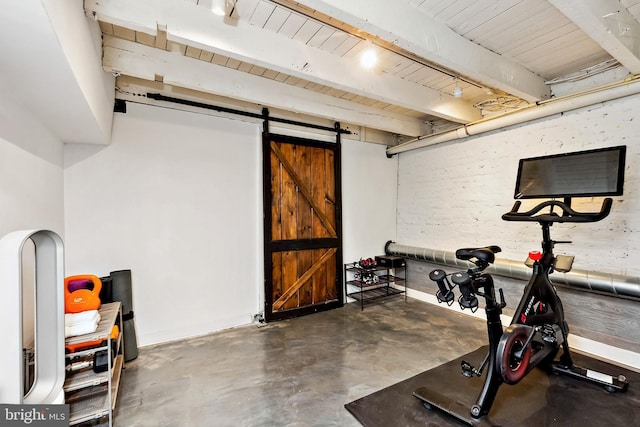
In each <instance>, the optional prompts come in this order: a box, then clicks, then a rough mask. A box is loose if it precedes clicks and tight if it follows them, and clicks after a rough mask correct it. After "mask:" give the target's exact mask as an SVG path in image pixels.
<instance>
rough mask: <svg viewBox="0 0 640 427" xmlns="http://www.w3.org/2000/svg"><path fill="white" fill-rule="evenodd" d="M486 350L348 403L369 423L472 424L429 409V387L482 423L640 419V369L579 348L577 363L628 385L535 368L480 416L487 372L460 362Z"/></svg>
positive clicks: (585, 426) (513, 425)
mask: <svg viewBox="0 0 640 427" xmlns="http://www.w3.org/2000/svg"><path fill="white" fill-rule="evenodd" d="M486 351H487V349H486V347H482V348H479V349H477V350H476V351H474V352H471V353H469V354H467V355H464V356H462V357H460V358H458V359H455V360H452V361H450V362H448V363H445V364H443V365H440V366H438V367H436V368H433V369H430V370H428V371H425V372H423V373H421V374H418V375H416V376H414V377H411V378H409V379H407V380H404V381H402V382H399V383H397V384H394V385H392V386H389V387H387V388H384V389H382V390H380V391H377V392H375V393H372V394H370V395H368V396H365V397H363V398H361V399H358V400H355V401H353V402H351V403H348V404H346V405H345V408H346V409H347V410H348V411H349V412H350V413H351V414H352V415H353V416H354V417H355V418H356V419H357V420H358V421H359V422H360V423H361V424H362V425H364V426H365V427H378V426H379V427H383V426H384V427H388V426H404V427H410V426H421V427H424V426H429V427H435V426H464V425H469V424H466V423H465V422H463V421H460V420H459V419H457V418H455V417H454V416H452V415H449V414H447V413H446V412H444V411H442V410H440V409H438V408H432V409H427V408H426V407H425V406H424V405H423V403H422V401H421V400H419V399H418V398H416V397H414V396H413V393H414V392H415V391H416V390H418V389H420V388H422V387H425V388H426V390H427V393H428V394H431V395H432V397H433V398H434V399H436V400H437V399H443V401H448V402H450V405H449V406H448V407H449V409H450V412H453V413H455V411H460V413H461V416H462V417H468V418H469V419H470V420H471V421H470V423H472V424H473V425H478V426H505V427H506V426H508V427H518V426H523V427H529V426H531V427H542V426H562V427H567V426H579V427H591V426H593V427H601V426H607V425H610V426H632V425H635V426H637V425H640V374H639V373H636V372H632V371H629V370H627V369H623V368H619V367H617V366H613V365H610V364H607V363H605V362H602V361H599V360H596V359H592V358H589V357H586V356H583V355H580V354H575V353H574V354H573V356H574V359H575V360H574V362H575V364H576V365H579V366H582V367H585V368H590V369H594V370H598V371H601V372H607V373H609V374H614V375H618V374H622V375H625V376H626V377H627V379H628V381H629V387H628V389H627V391H626V392H624V393H608V392H607V391H605V390H604V388H603V387H599V386H597V385H593V384H590V383H588V382H585V381H581V380H578V379H574V378H569V377H566V376H562V375H553V374H551V375H550V374H548V373H546V372H544V371H542V370H540V369H534V370H533V371H532V372H531V373H530V374H529V375H527V376H526V377H525V378H524V379H523V380H522V381H521V382H519V383H518V384H516V385H512V386H510V385H503V386H501V387H500V390H499V391H498V395H497V397H496V400H495V403H494V404H493V407H492V408H491V412H490V413H489V416H486V417H483V418H481V420H480V421H475V420H473V419H472V418H471V416H470V415H469V408H470V407H471V405H472V404H473V403H474V402H475V400H476V398H477V397H478V394H479V392H480V389H481V387H482V384H483V382H484V376H483V377H480V378H477V377H474V378H466V377H464V376H462V375H461V374H460V362H461V360H463V359H464V360H467V361H469V362H470V363H472V364H475V365H476V366H477V365H478V364H479V363H480V361H481V360H482V358H483V357H484V355H485V354H486ZM423 391H424V390H423Z"/></svg>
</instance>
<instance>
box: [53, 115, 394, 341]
mask: <svg viewBox="0 0 640 427" xmlns="http://www.w3.org/2000/svg"><path fill="white" fill-rule="evenodd" d="M127 110H128V112H127V113H126V114H116V115H115V117H114V127H113V140H112V143H111V145H110V146H107V147H99V146H91V145H85V144H82V145H75V144H70V145H67V146H66V148H65V212H66V217H65V221H66V248H67V250H66V265H67V275H70V274H80V273H89V274H97V275H99V276H100V275H106V274H108V273H109V272H110V271H114V270H119V269H131V270H132V275H133V300H134V301H133V304H134V311H135V319H136V327H137V334H138V344H139V345H148V344H153V343H157V342H163V341H169V340H174V339H180V338H184V337H189V336H195V335H200V334H204V333H208V332H212V331H216V330H220V329H223V328H227V327H232V326H237V325H241V324H247V323H249V322H250V321H251V317H250V316H251V315H252V314H255V313H257V312H258V311H260V310H261V309H262V301H263V292H264V291H263V277H264V272H263V270H262V265H263V261H262V257H263V249H262V245H263V243H262V217H263V214H262V167H261V156H262V154H261V150H262V148H261V136H260V130H261V125H259V124H249V123H244V122H241V121H237V120H230V119H222V118H216V117H211V116H205V115H198V114H194V113H186V112H180V111H175V110H169V109H162V108H158V107H150V106H143V105H137V104H132V103H128V104H127ZM279 130H280V129H274V131H279ZM297 136H303V137H308V138H315V139H326V138H324V137H320V136H318V135H314V134H313V133H304V134H300V132H299V131H298V132H297ZM342 153H343V155H342V163H343V180H342V182H343V230H344V246H345V257H347V256H348V257H350V258H353V257H358V258H359V257H360V256H365V255H366V256H374V255H376V254H379V253H382V251H383V248H384V243H385V242H386V240H388V239H392V238H393V237H394V233H395V188H396V176H397V160H396V159H387V158H386V156H385V147H384V146H381V145H373V144H368V143H364V142H359V141H348V140H346V141H344V142H343V151H342ZM345 259H346V258H345Z"/></svg>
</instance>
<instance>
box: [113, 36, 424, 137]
mask: <svg viewBox="0 0 640 427" xmlns="http://www.w3.org/2000/svg"><path fill="white" fill-rule="evenodd" d="M103 49H104V58H103V67H104V68H105V70H107V71H110V72H113V73H120V74H123V75H127V76H131V77H137V78H141V79H145V80H150V81H153V80H154V79H155V78H156V76H162V81H163V82H164V83H166V84H169V85H174V86H180V87H185V88H188V89H193V90H197V91H202V92H206V93H211V94H215V95H220V96H225V97H228V98H232V99H237V100H241V101H247V102H251V103H255V104H259V105H265V106H268V107H274V108H280V109H283V110H287V111H293V112H300V113H304V114H309V115H312V116H316V117H322V118H326V119H330V120H333V121H340V122H349V123H354V124H357V125H360V126H366V127H369V128H372V129H380V130H384V131H387V132H392V133H397V134H401V135H410V136H419V135H425V134H427V133H429V132H430V129H429V127H428V126H427V125H426V124H425V123H423V121H422V120H419V119H414V118H411V117H407V116H405V115H401V114H396V113H392V112H389V111H385V110H381V109H378V108H373V107H366V106H363V105H361V104H356V103H353V102H350V101H347V100H343V99H339V98H335V97H332V96H329V95H324V94H321V93H318V92H313V91H310V90H307V89H304V88H300V87H296V86H292V85H288V84H285V83H280V82H277V81H275V80H270V79H266V78H263V77H259V76H256V75H253V74H249V73H240V72H238V71H236V70H233V69H231V68H227V67H223V66H220V65H216V64H212V63H208V62H204V61H200V60H198V59H194V58H190V57H187V56H184V55H182V54H181V53H179V52H168V51H166V50H161V49H155V48H152V47H149V46H146V45H142V44H139V43H134V42H130V41H127V40H123V39H119V38H115V37H111V36H105V38H104V46H103Z"/></svg>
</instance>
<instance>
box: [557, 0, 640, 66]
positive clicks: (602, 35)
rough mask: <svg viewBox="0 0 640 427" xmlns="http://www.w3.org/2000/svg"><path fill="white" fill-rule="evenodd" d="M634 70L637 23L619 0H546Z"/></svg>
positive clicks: (639, 60)
mask: <svg viewBox="0 0 640 427" xmlns="http://www.w3.org/2000/svg"><path fill="white" fill-rule="evenodd" d="M549 3H551V4H552V5H554V6H555V7H556V8H557V9H558V10H560V12H562V13H563V14H564V15H565V16H566V17H567V18H569V19H570V20H571V21H573V22H574V23H575V24H576V25H577V26H578V27H580V28H581V29H582V30H583V31H584V32H585V33H586V34H587V35H588V36H589V37H591V38H592V39H593V40H594V41H595V42H596V43H598V44H599V45H600V46H602V48H603V49H604V50H606V51H607V52H608V53H609V54H610V55H611V56H613V57H614V58H615V59H617V60H618V62H620V63H621V64H622V65H623V66H624V67H625V68H626V69H627V70H629V71H630V72H631V73H633V74H638V73H640V24H639V23H638V22H637V21H636V20H635V18H634V17H633V15H631V13H629V11H628V10H627V9H626V8H625V7H624V6H623V5H622V4H621V3H620V1H619V0H549Z"/></svg>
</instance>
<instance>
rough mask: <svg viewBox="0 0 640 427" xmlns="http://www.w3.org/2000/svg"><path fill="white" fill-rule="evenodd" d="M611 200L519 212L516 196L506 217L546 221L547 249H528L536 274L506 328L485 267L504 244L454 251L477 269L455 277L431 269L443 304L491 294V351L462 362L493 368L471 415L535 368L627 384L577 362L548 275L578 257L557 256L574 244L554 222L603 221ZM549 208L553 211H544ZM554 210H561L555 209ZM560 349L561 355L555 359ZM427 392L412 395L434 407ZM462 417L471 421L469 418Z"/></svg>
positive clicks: (467, 372)
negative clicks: (557, 250) (585, 208)
mask: <svg viewBox="0 0 640 427" xmlns="http://www.w3.org/2000/svg"><path fill="white" fill-rule="evenodd" d="M611 204H612V201H611V199H610V198H606V199H604V201H603V204H602V207H601V210H600V211H599V212H577V211H575V210H573V209H572V208H571V199H570V198H567V199H565V201H564V202H561V201H558V200H549V201H545V202H542V203H540V204H538V205H537V206H535V207H534V208H532V209H531V210H529V211H525V212H518V211H519V209H520V206H521V202H520V201H516V202H515V204H514V206H513V208H512V209H511V211H510V212H507V213H506V214H504V215H503V216H502V219H503V220H505V221H532V222H538V223H539V224H540V225H541V227H542V252H538V251H534V252H530V253H529V257H528V259H527V262H526V263H527V265H529V266H530V267H532V268H533V273H532V275H531V278H530V280H529V282H528V283H527V285H526V287H525V289H524V292H523V296H522V298H521V300H520V302H519V304H518V307H517V308H516V310H515V314H514V316H513V318H512V321H511V324H510V325H509V326H508V327H507V328H505V329H504V330H503V326H502V322H501V320H500V316H501V314H502V309H503V308H504V307H505V306H506V303H505V300H504V295H503V292H502V289H499V299H498V298H496V292H495V288H494V283H493V279H492V277H491V275H490V274H488V273H486V272H484V270H485V269H486V268H487V267H489V265H491V264H492V263H493V262H494V260H495V254H496V253H498V252H500V248H499V247H498V246H487V247H482V248H465V249H459V250H457V251H456V258H458V259H460V260H466V261H470V262H471V263H473V264H474V265H475V267H472V268H469V269H468V270H467V271H461V272H455V273H452V274H449V275H448V274H446V273H445V272H444V271H443V270H441V269H436V270H433V271H432V272H431V273H430V274H429V277H430V279H431V280H433V281H435V282H436V284H437V285H438V291H437V293H436V297H437V299H438V302H440V303H446V304H448V305H451V304H453V302H454V299H455V296H454V292H453V290H454V288H455V287H458V289H459V291H460V297H459V298H458V303H459V305H460V307H461V309H463V310H464V309H470V310H472V311H475V310H477V308H478V298H477V297H478V296H479V297H482V298H484V300H485V312H486V316H487V331H488V336H489V351H488V354H487V355H486V356H485V358H484V360H483V361H482V363H481V364H480V366H479V367H478V368H475V367H474V366H473V365H471V364H470V363H468V362H466V361H462V362H461V368H462V374H463V375H464V376H466V377H473V376H474V375H475V376H478V377H479V376H481V375H482V373H483V370H484V369H485V368H486V369H487V373H486V377H485V381H484V383H483V387H482V389H481V391H480V394H479V396H478V398H477V400H476V401H475V403H473V404H472V406H471V408H470V414H471V416H472V417H473V419H479V418H481V417H483V416H485V415H487V414H488V413H489V411H490V410H491V406H492V405H493V402H494V399H495V397H496V394H497V392H498V389H499V387H500V386H501V385H502V384H505V383H506V384H516V383H518V382H519V381H520V380H522V379H523V378H524V377H525V376H526V375H527V374H528V373H529V372H530V371H531V370H532V369H534V368H535V367H543V368H547V369H549V370H550V371H553V372H556V373H560V374H565V375H569V376H571V377H574V378H579V379H582V380H586V381H589V382H591V383H594V384H597V385H600V386H603V387H604V388H605V389H606V390H607V391H609V392H615V391H624V390H626V388H627V385H628V383H627V380H626V378H625V377H624V376H623V375H619V376H616V377H614V376H611V375H608V374H604V373H600V372H595V371H592V370H589V369H584V368H581V367H579V366H576V365H575V364H574V363H573V360H572V357H571V351H570V348H569V345H568V342H567V338H568V336H569V326H568V324H567V321H566V320H565V318H564V310H563V307H562V302H561V300H560V298H559V297H558V294H557V293H556V291H555V288H554V287H553V285H552V283H551V282H550V280H549V274H550V273H552V272H553V271H554V270H558V271H563V272H567V271H569V270H570V269H571V265H572V263H573V257H568V256H561V255H559V256H555V255H554V253H553V248H554V246H555V245H556V244H561V243H571V242H569V241H554V240H552V239H551V235H550V227H551V226H552V225H553V224H554V223H556V222H562V223H564V222H569V223H582V222H595V221H600V220H601V219H603V218H605V217H606V216H607V215H608V214H609V212H610V210H611ZM547 208H548V209H549V211H548V212H543V211H546V209H547ZM556 208H558V209H559V210H560V212H554V209H556ZM449 278H450V279H451V280H449ZM452 283H453V284H452ZM560 349H562V353H561V355H560V357H559V360H557V361H556V360H555V358H556V355H557V354H558V352H559V350H560ZM423 389H424V388H423ZM421 390H422V389H418V390H416V392H414V395H415V396H416V397H418V398H420V399H421V400H423V401H424V402H425V406H427V407H430V406H431V404H432V403H433V402H430V401H429V400H428V399H427V398H425V397H424V396H425V394H424V393H423V392H422V391H421ZM436 406H437V405H436ZM448 412H449V411H448ZM453 415H455V414H453ZM461 419H463V421H467V422H468V419H466V418H465V417H461Z"/></svg>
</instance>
